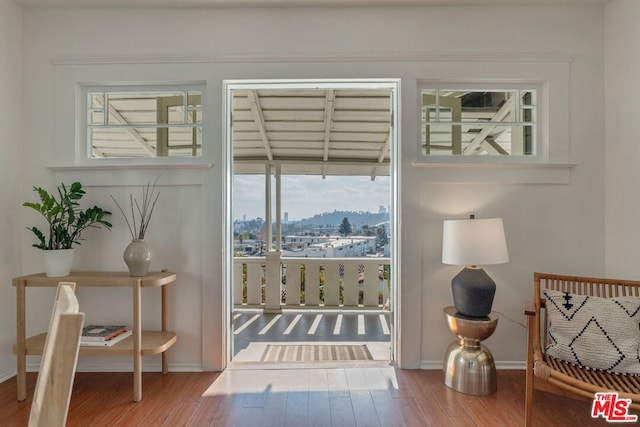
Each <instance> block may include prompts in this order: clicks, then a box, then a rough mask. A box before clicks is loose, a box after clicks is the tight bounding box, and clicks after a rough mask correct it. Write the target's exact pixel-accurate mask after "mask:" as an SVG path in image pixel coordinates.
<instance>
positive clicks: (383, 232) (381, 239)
mask: <svg viewBox="0 0 640 427" xmlns="http://www.w3.org/2000/svg"><path fill="white" fill-rule="evenodd" d="M376 231H377V236H376V240H377V242H376V244H377V246H378V247H379V248H383V247H384V246H385V245H386V244H387V243H389V237H388V236H387V229H386V228H385V226H384V225H381V226H380V227H378V229H377V230H376Z"/></svg>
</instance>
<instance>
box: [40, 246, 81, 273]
mask: <svg viewBox="0 0 640 427" xmlns="http://www.w3.org/2000/svg"><path fill="white" fill-rule="evenodd" d="M74 250H75V249H53V250H43V251H42V259H43V262H44V273H45V274H46V275H47V277H62V276H68V275H69V273H71V264H73V251H74Z"/></svg>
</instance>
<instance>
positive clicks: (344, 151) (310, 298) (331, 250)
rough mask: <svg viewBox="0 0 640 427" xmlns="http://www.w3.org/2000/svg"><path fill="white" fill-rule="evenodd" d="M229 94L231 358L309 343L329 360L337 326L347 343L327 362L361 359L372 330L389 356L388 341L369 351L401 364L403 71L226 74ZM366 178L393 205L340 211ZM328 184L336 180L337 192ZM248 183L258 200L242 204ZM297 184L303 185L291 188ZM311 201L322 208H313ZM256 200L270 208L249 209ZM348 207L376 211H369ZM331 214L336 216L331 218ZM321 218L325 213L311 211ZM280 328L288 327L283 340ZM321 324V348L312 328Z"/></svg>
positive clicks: (296, 351)
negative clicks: (302, 76) (367, 75)
mask: <svg viewBox="0 0 640 427" xmlns="http://www.w3.org/2000/svg"><path fill="white" fill-rule="evenodd" d="M224 93H225V99H226V102H225V113H226V114H225V123H226V149H227V156H226V160H227V162H226V169H227V173H226V177H227V185H226V189H227V197H226V201H227V204H226V215H225V217H226V219H227V221H226V222H227V223H226V226H225V232H226V238H227V239H226V241H227V242H230V243H231V242H233V244H229V245H227V250H226V253H225V258H226V260H227V261H228V262H225V265H226V266H227V267H226V268H227V271H226V286H225V309H226V315H225V319H228V324H227V326H226V337H227V339H226V355H227V359H226V361H227V363H229V362H231V361H233V362H234V364H235V363H236V362H237V361H242V360H251V361H254V362H261V361H262V362H265V361H272V358H273V357H275V359H273V360H278V361H291V360H293V361H297V360H307V359H299V358H300V357H303V356H304V354H303V353H305V352H306V353H308V354H307V356H309V354H312V355H311V357H312V358H313V357H315V359H312V360H313V361H318V360H325V359H322V357H324V356H322V355H319V354H320V353H322V352H323V351H325V349H328V348H329V347H326V348H325V347H324V345H325V344H326V343H325V342H324V339H325V338H326V337H327V336H328V335H333V336H334V337H333V340H332V342H331V344H332V343H333V342H334V341H337V342H338V343H339V344H340V347H339V348H337V349H336V348H332V349H331V350H327V351H333V356H332V357H334V359H331V357H330V358H329V359H328V360H336V359H335V357H338V358H339V357H340V356H339V355H338V356H337V353H339V352H340V351H345V352H350V355H351V356H350V357H353V355H354V354H355V353H357V352H358V351H359V350H358V349H359V348H361V347H362V346H361V345H359V344H360V343H361V342H366V341H367V339H368V338H367V332H366V331H367V330H368V331H369V332H368V333H369V334H370V335H369V336H370V337H371V336H373V335H374V332H373V331H374V330H376V332H375V333H379V334H382V336H384V335H386V338H383V342H384V341H386V355H385V350H384V348H385V347H384V346H382V347H381V348H382V356H380V351H379V350H380V347H378V349H377V350H375V348H376V347H375V346H369V347H368V348H365V352H367V351H368V353H369V356H370V358H372V357H375V358H382V359H384V360H386V361H387V362H389V361H391V362H392V363H393V362H394V361H395V360H397V351H398V349H399V334H398V331H399V324H398V319H399V315H398V314H399V313H398V310H397V309H398V307H399V304H398V298H397V296H398V295H399V289H398V287H399V281H398V274H397V272H398V268H397V266H399V253H398V247H399V244H398V237H399V229H398V228H399V227H398V224H397V221H396V218H398V203H397V200H398V177H399V170H398V164H399V162H398V151H399V150H398V137H399V129H398V123H399V119H398V105H399V101H398V96H399V80H396V79H388V80H378V79H376V80H371V79H353V80H260V81H248V80H243V81H225V82H224ZM314 180H315V181H314ZM365 181H368V182H369V187H368V188H369V189H372V188H375V187H376V185H377V186H378V187H379V186H380V185H381V184H382V185H384V186H386V198H385V201H386V203H384V202H379V204H378V206H376V208H375V209H373V211H374V212H371V210H372V209H371V208H368V209H366V211H365V209H357V207H358V205H357V203H358V202H357V201H356V202H355V203H356V205H355V206H354V205H352V206H353V207H351V208H350V209H349V208H348V206H347V207H344V210H341V209H338V205H339V204H340V203H338V201H339V200H340V201H341V202H344V201H345V200H348V201H351V202H352V203H353V202H354V201H355V200H356V197H355V195H354V194H355V193H354V190H355V189H356V187H357V188H367V187H366V186H364V182H365ZM305 185H306V187H305ZM323 186H325V187H329V188H332V192H331V196H326V195H325V193H323V192H322V191H321V190H320V188H321V187H323ZM246 188H249V189H251V192H250V193H248V194H250V195H249V196H245V197H244V199H245V200H244V202H248V203H253V205H254V206H253V207H252V208H249V207H246V206H245V207H243V209H244V211H243V210H241V209H240V208H239V202H238V200H239V199H238V197H237V196H238V195H239V194H240V193H242V191H243V190H245V189H246ZM292 188H295V189H296V190H297V191H298V190H300V189H301V188H306V192H304V191H303V192H302V193H298V196H291V194H292V193H293V191H292ZM309 189H311V190H309ZM374 193H375V191H373V190H371V195H373V194H374ZM300 194H303V195H304V196H300ZM296 197H297V200H296ZM372 197H373V196H372ZM301 199H302V203H299V202H300V201H301ZM366 201H367V202H370V200H366ZM314 203H315V204H316V206H320V205H322V206H323V207H324V209H325V210H324V211H323V209H321V208H316V210H317V212H315V215H311V214H314V212H312V211H309V209H313V208H312V206H313V205H314ZM360 203H361V204H363V205H364V204H365V202H362V201H361V202H360ZM256 206H258V207H257V209H258V211H257V212H258V214H261V216H258V214H256V211H255V210H253V211H251V209H256ZM361 207H363V206H361ZM354 208H355V209H354ZM305 209H306V211H305ZM303 211H305V212H304V213H303ZM332 211H333V212H332ZM349 211H359V212H356V213H359V214H360V216H362V215H363V214H365V212H366V213H368V214H370V215H368V221H359V218H358V219H355V217H354V216H351V215H347V212H349ZM331 213H334V214H337V215H338V216H339V218H338V221H336V218H335V215H334V216H333V218H331V219H328V216H330V215H329V214H331ZM376 214H377V216H376ZM314 217H315V218H316V219H317V217H320V219H317V220H316V222H313V221H309V220H308V219H309V218H314ZM385 217H386V221H385V220H384V218H385ZM381 218H382V220H380V219H381ZM304 220H307V221H306V222H305V221H304ZM352 223H353V224H352ZM273 333H278V334H280V335H281V338H280V339H277V340H276V342H274V339H275V338H273V335H270V334H273ZM322 333H323V334H324V336H323V337H322V338H320V339H321V341H322V346H319V345H317V340H314V339H313V338H314V336H318V335H317V334H320V335H322ZM241 337H245V338H244V341H243V340H242V338H241ZM341 337H342V338H341ZM376 339H377V338H376ZM293 344H295V345H293ZM343 344H344V345H343ZM250 345H251V346H252V349H251V351H249V349H248V347H249V346H250ZM304 346H308V347H305V348H306V349H305V348H303V347H304ZM346 346H351V347H348V348H347V347H346ZM285 347H287V348H285ZM334 347H335V346H334ZM256 351H257V353H256ZM242 352H244V353H242ZM287 352H288V353H287ZM375 352H377V353H376V354H375V356H374V355H372V354H371V353H375ZM248 354H251V356H250V357H249V359H246V357H247V355H248ZM256 355H257V356H256ZM274 355H275V356H274ZM292 357H293V359H291V358H292ZM318 358H320V359H318ZM339 360H340V359H339ZM348 360H359V359H348Z"/></svg>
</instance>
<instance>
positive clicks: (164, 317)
mask: <svg viewBox="0 0 640 427" xmlns="http://www.w3.org/2000/svg"><path fill="white" fill-rule="evenodd" d="M161 295H162V304H161V307H162V325H161V327H162V332H164V331H166V330H167V287H166V286H163V287H162V291H161ZM168 373H169V359H167V351H166V350H165V351H163V352H162V375H167V374H168Z"/></svg>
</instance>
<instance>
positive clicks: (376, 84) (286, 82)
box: [222, 79, 402, 368]
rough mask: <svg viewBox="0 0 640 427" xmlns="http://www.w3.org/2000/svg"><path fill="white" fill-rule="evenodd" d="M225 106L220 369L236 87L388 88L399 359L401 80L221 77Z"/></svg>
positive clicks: (227, 329) (229, 344)
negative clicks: (235, 78) (222, 79)
mask: <svg viewBox="0 0 640 427" xmlns="http://www.w3.org/2000/svg"><path fill="white" fill-rule="evenodd" d="M222 84H223V94H224V108H223V115H224V116H223V123H224V126H225V129H224V147H223V152H224V160H225V161H224V164H223V169H224V176H225V188H224V224H223V227H224V232H223V235H224V250H223V267H224V271H223V280H224V282H223V288H222V295H223V300H224V303H223V307H222V318H223V322H222V327H223V328H224V331H223V336H224V337H225V339H224V342H223V343H222V345H223V353H224V358H223V368H226V367H227V366H228V365H229V362H230V361H231V359H232V357H233V335H232V330H231V325H232V322H233V292H232V286H233V249H232V248H233V231H232V225H233V218H232V211H231V209H232V202H233V198H232V191H233V189H232V183H233V146H232V143H233V135H232V128H231V112H232V107H233V106H232V97H231V92H232V91H233V90H237V89H244V90H246V89H258V90H259V89H274V88H282V89H309V88H314V89H318V88H327V89H329V88H333V89H356V88H360V89H363V88H367V89H382V88H384V89H391V102H392V112H393V114H392V117H391V126H392V130H391V137H392V141H391V144H390V148H391V169H390V178H391V179H390V182H391V212H390V223H389V227H390V232H391V236H392V239H391V278H390V279H391V283H393V284H394V286H392V289H391V323H392V328H391V330H392V332H391V355H390V357H391V361H392V362H393V363H395V364H397V363H398V361H399V360H402V359H401V355H400V351H401V348H402V346H401V345H400V341H401V338H402V334H401V324H400V310H399V309H400V307H401V301H400V295H401V292H400V287H401V281H400V265H401V263H400V247H401V245H400V237H401V230H400V221H399V220H398V219H399V218H400V203H399V201H400V177H401V174H400V165H401V162H400V135H401V132H400V123H401V120H400V79H282V80H280V79H269V80H256V79H246V80H224V81H223V83H222Z"/></svg>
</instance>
